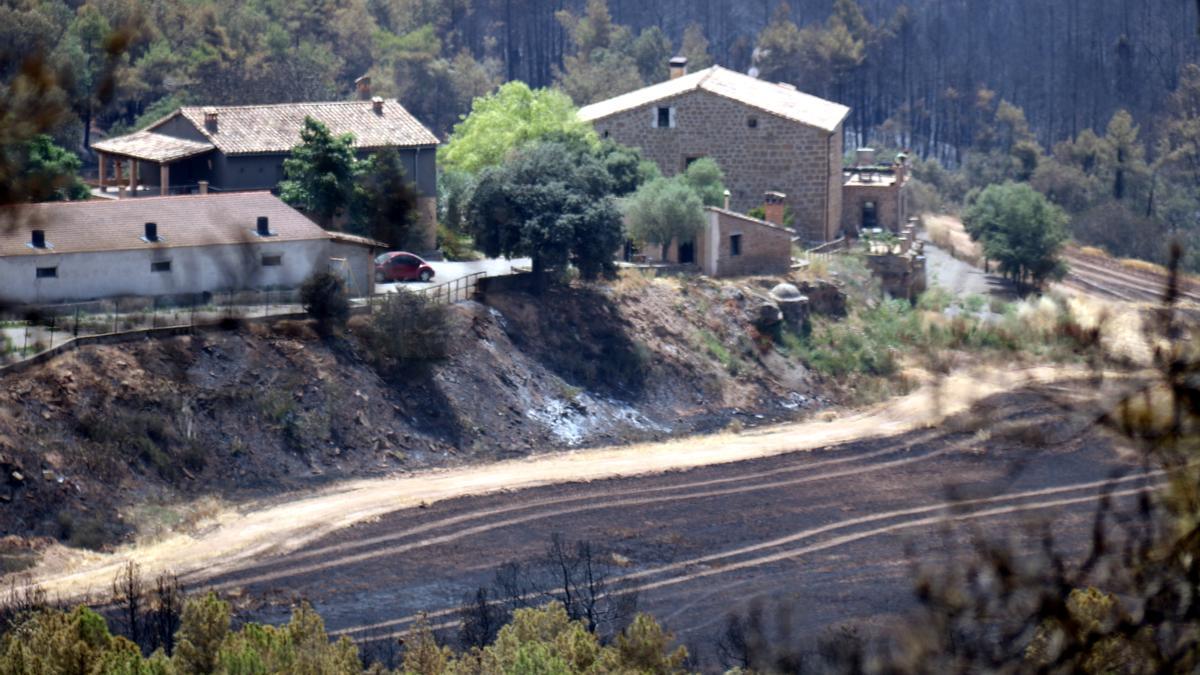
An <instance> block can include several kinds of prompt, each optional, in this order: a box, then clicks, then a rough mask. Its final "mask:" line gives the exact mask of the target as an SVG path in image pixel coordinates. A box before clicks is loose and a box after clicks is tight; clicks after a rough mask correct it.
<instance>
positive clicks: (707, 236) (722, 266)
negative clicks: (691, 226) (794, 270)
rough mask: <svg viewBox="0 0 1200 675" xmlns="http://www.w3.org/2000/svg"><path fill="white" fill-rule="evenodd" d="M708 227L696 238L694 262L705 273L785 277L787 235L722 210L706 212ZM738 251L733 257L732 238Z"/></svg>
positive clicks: (788, 262) (788, 249) (788, 255)
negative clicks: (737, 237)
mask: <svg viewBox="0 0 1200 675" xmlns="http://www.w3.org/2000/svg"><path fill="white" fill-rule="evenodd" d="M707 215H708V226H707V227H705V229H704V232H703V233H701V235H700V236H699V237H697V238H696V239H697V241H696V262H697V263H699V265H700V267H701V269H702V270H704V273H705V274H708V275H709V276H714V277H737V276H751V275H758V274H785V273H786V272H787V271H788V270H789V269H790V268H791V264H792V236H791V232H789V231H788V230H785V229H783V228H781V227H776V226H773V225H770V224H768V223H765V222H763V221H760V220H757V219H755V218H750V217H749V216H744V215H741V214H738V213H733V212H730V211H725V210H723V209H712V208H710V209H708V210H707ZM735 235H740V237H741V251H740V253H739V254H738V255H736V256H735V255H733V249H732V246H733V239H732V238H733V237H734V236H735Z"/></svg>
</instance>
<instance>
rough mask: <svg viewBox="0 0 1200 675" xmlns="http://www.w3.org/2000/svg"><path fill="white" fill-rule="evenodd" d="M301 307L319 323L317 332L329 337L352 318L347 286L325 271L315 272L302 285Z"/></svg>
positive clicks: (332, 273)
mask: <svg viewBox="0 0 1200 675" xmlns="http://www.w3.org/2000/svg"><path fill="white" fill-rule="evenodd" d="M300 305H301V306H302V307H303V308H304V312H305V313H306V314H308V315H309V316H310V317H312V318H313V319H314V320H316V322H317V330H318V332H320V333H321V334H322V335H329V334H330V333H332V332H333V330H334V329H335V328H338V327H341V326H344V325H345V324H346V319H348V318H350V300H349V298H348V297H347V296H346V284H345V283H344V282H343V281H342V278H341V277H340V276H338V275H337V274H336V273H334V272H332V271H329V270H325V271H321V272H313V274H312V275H311V276H309V277H308V278H307V279H305V280H304V283H302V284H300Z"/></svg>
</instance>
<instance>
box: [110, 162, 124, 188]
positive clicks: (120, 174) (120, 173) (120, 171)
mask: <svg viewBox="0 0 1200 675" xmlns="http://www.w3.org/2000/svg"><path fill="white" fill-rule="evenodd" d="M113 173H114V174H116V182H115V183H113V184H114V185H120V184H121V181H123V180H125V178H124V176H125V162H124V161H122V160H121V158H120V157H114V158H113Z"/></svg>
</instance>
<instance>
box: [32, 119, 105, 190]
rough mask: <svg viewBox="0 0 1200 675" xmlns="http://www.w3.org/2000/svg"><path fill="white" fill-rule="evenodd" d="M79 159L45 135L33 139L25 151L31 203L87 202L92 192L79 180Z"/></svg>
mask: <svg viewBox="0 0 1200 675" xmlns="http://www.w3.org/2000/svg"><path fill="white" fill-rule="evenodd" d="M79 166H80V162H79V158H78V157H76V156H75V153H73V152H69V151H67V150H65V149H63V148H61V147H59V146H57V145H55V144H54V141H53V140H52V139H51V138H50V137H49V136H47V135H46V134H39V135H37V136H34V137H33V139H32V140H30V141H29V143H28V144H27V145H26V148H25V167H24V171H23V172H24V174H25V177H26V180H28V181H29V184H30V187H31V193H30V195H29V197H30V200H31V201H45V202H59V201H67V200H76V199H87V198H88V197H89V196H91V191H90V190H89V189H88V186H87V185H86V184H84V182H83V181H82V180H80V178H79Z"/></svg>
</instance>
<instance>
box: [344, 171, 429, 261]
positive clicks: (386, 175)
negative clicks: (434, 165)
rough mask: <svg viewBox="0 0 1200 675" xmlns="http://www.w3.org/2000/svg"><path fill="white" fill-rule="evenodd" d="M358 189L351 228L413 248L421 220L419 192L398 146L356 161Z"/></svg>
mask: <svg viewBox="0 0 1200 675" xmlns="http://www.w3.org/2000/svg"><path fill="white" fill-rule="evenodd" d="M354 174H355V175H356V176H357V177H358V190H357V194H356V196H355V199H354V201H353V204H352V206H351V209H350V229H351V231H353V232H357V233H358V234H363V235H366V236H369V237H371V238H372V239H377V240H379V241H382V242H385V243H387V244H388V246H389V247H391V248H411V246H410V244H413V243H415V242H414V241H413V239H414V237H413V226H414V224H415V223H416V222H417V191H416V187H415V186H414V185H413V183H412V181H411V180H409V178H408V173H407V172H406V171H405V169H404V160H403V158H401V156H400V151H399V150H398V149H396V148H388V149H386V150H379V151H376V152H374V153H372V154H371V155H370V156H368V157H367V158H366V159H364V160H361V161H359V162H357V163H356V165H355V169H354Z"/></svg>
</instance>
